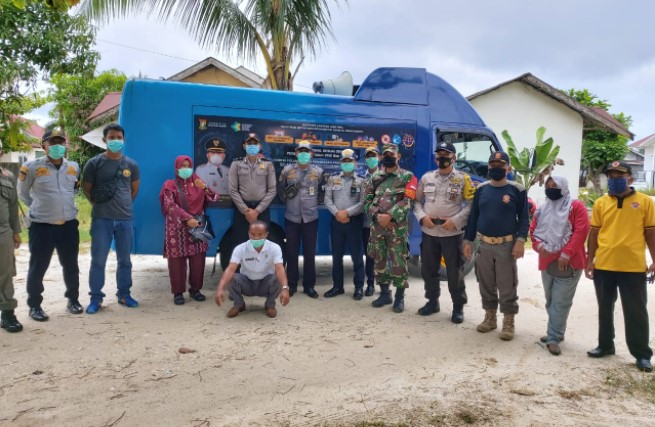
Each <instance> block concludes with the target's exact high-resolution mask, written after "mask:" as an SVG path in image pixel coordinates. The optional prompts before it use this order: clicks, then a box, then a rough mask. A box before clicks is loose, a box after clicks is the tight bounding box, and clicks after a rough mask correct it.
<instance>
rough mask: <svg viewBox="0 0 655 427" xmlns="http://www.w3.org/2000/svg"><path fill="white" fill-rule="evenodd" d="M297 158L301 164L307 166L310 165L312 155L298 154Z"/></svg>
mask: <svg viewBox="0 0 655 427" xmlns="http://www.w3.org/2000/svg"><path fill="white" fill-rule="evenodd" d="M296 158H297V159H298V163H299V164H301V165H306V164H307V163H309V159H311V158H312V155H311V154H309V153H298V154H296Z"/></svg>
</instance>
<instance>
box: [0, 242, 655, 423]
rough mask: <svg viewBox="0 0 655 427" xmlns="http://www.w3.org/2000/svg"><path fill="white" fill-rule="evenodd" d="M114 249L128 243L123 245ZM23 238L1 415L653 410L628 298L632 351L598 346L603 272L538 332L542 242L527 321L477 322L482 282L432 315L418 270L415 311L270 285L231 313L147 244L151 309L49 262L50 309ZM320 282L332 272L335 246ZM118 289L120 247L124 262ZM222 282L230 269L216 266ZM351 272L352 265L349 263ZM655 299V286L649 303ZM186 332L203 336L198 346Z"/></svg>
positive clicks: (2, 361)
mask: <svg viewBox="0 0 655 427" xmlns="http://www.w3.org/2000/svg"><path fill="white" fill-rule="evenodd" d="M112 257H113V255H112ZM27 261H28V254H27V250H26V249H25V248H21V249H20V251H19V256H18V271H19V272H20V274H19V276H18V277H17V278H16V280H15V284H16V288H17V296H18V298H19V301H20V303H19V309H18V311H17V314H18V316H19V318H20V320H21V321H23V323H24V325H25V330H24V331H23V332H22V333H20V334H12V335H10V334H7V333H5V332H4V331H0V424H2V425H9V424H11V425H16V426H24V425H25V426H27V425H58V426H72V425H76V426H77V425H79V426H146V425H165V426H168V425H170V426H221V425H226V426H241V425H255V426H273V425H292V426H296V425H319V426H323V425H330V426H331V425H361V426H367V425H396V424H397V423H402V424H405V425H412V426H413V425H417V426H421V425H463V424H474V425H544V424H545V425H592V424H593V425H607V426H610V425H616V424H618V423H619V422H620V423H622V424H623V425H626V426H638V425H653V423H655V421H654V418H653V415H652V414H653V409H655V404H653V400H652V399H653V396H655V394H651V395H650V397H649V396H648V395H647V394H645V393H642V392H641V391H639V390H640V389H641V388H644V387H648V386H651V387H652V389H651V391H655V383H653V380H652V378H653V375H654V374H651V375H648V374H642V373H640V372H638V371H637V370H636V369H635V368H634V365H633V359H632V357H631V356H630V354H629V353H628V351H627V348H626V346H625V340H624V334H623V322H622V318H621V312H620V308H619V309H617V331H618V334H617V335H618V337H617V340H616V344H617V351H618V353H617V355H616V356H615V357H611V358H606V359H602V360H592V359H589V358H588V357H587V356H586V354H585V352H586V350H589V349H591V348H593V347H595V344H596V341H595V337H596V331H597V329H596V328H597V326H596V302H595V296H594V292H593V285H592V283H591V282H590V281H588V280H586V279H584V278H583V279H582V280H581V282H580V285H579V287H578V293H577V295H576V298H575V301H574V306H573V309H572V312H571V316H570V319H569V330H568V331H567V336H566V341H565V342H564V343H563V346H562V348H563V355H562V356H560V357H554V356H551V355H550V354H549V353H548V352H547V350H546V349H545V348H543V347H542V345H541V344H539V343H538V338H539V336H540V335H542V333H543V332H544V330H545V327H546V313H545V310H544V307H543V292H542V288H541V283H540V276H539V274H538V272H537V270H536V267H535V266H536V255H535V254H534V253H532V252H529V253H528V254H527V256H526V258H525V259H523V260H521V261H520V264H519V272H520V292H519V295H520V314H519V316H518V317H517V335H516V338H515V339H514V340H513V341H511V342H503V341H501V340H500V339H499V338H498V332H497V331H493V332H491V333H488V334H480V333H478V332H476V330H475V326H476V324H477V323H479V322H480V321H481V320H482V318H483V312H482V310H481V303H480V298H479V293H478V290H477V283H476V282H475V279H474V277H473V276H472V275H469V276H468V278H467V283H468V287H469V292H468V293H469V299H470V303H469V304H468V306H467V307H466V310H465V315H466V319H465V322H464V323H463V324H462V325H453V324H452V323H451V322H450V320H449V319H450V309H451V303H450V298H449V297H448V295H447V288H444V291H445V295H444V296H446V297H445V298H443V297H442V312H441V313H439V314H436V315H433V316H430V317H427V318H425V317H421V316H418V315H417V314H416V310H417V309H418V308H419V307H420V306H421V305H422V304H423V303H424V299H423V292H422V290H423V289H422V288H423V286H422V282H421V281H420V280H419V279H416V278H415V279H412V280H411V285H410V289H409V290H408V294H407V298H406V311H405V312H404V313H402V314H394V313H393V312H392V311H391V308H390V307H385V308H383V309H374V308H372V307H371V306H370V302H371V300H372V298H370V297H368V298H364V300H363V301H359V302H358V301H354V300H353V299H352V298H351V295H352V288H349V289H348V293H347V294H346V295H343V296H340V297H337V298H333V299H324V298H323V297H321V298H320V299H318V300H312V299H310V298H308V297H306V296H305V295H303V294H298V295H296V296H295V297H294V298H293V299H292V301H291V303H290V304H289V306H287V307H285V308H281V309H280V310H279V315H278V317H277V318H276V319H269V318H267V317H266V316H265V315H264V312H263V299H255V298H251V299H248V300H247V304H248V311H246V312H245V313H243V314H242V315H240V316H238V317H237V318H235V319H227V318H226V316H225V314H226V312H227V308H228V307H221V308H218V307H217V306H216V305H215V304H214V303H213V301H207V302H204V303H198V302H187V304H186V305H184V306H179V307H178V306H174V305H173V303H172V298H171V295H170V293H169V292H170V291H169V283H168V276H167V269H166V263H165V261H164V260H163V259H162V258H160V257H154V256H153V257H146V256H135V257H134V258H133V262H134V283H135V285H134V288H133V295H134V296H135V297H136V298H137V299H138V300H139V301H140V303H141V306H140V307H139V308H137V309H127V308H125V307H122V306H119V305H118V304H117V303H116V300H115V298H114V297H113V296H112V297H109V298H107V299H106V301H105V306H104V309H103V310H102V311H101V312H100V313H99V314H97V315H95V316H88V315H86V314H84V315H79V316H75V315H71V314H68V313H67V312H66V310H65V299H64V297H63V284H62V283H61V273H60V270H59V267H58V266H55V267H51V268H50V270H49V271H48V274H47V277H46V280H47V282H46V293H45V301H44V304H43V308H44V309H45V310H46V312H47V313H48V314H49V315H50V321H49V322H47V323H37V322H34V321H32V320H31V319H29V318H28V315H27V310H26V306H25V291H24V288H25V272H26V270H27ZM80 265H81V271H82V272H83V275H82V293H83V296H82V298H81V301H82V303H83V304H86V303H87V302H88V297H87V296H86V292H87V291H88V285H87V274H86V272H87V271H88V265H89V256H88V254H84V255H82V256H81V257H80ZM318 265H319V277H320V278H319V286H317V289H318V290H319V292H320V293H321V294H322V293H323V292H324V291H326V290H327V289H329V287H330V285H331V280H330V275H329V264H328V260H327V259H325V258H321V259H320V260H319V262H318ZM108 268H109V270H110V272H109V274H108V277H109V278H110V280H109V283H108V286H107V287H108V288H109V292H108V294H109V295H113V293H114V289H115V285H114V282H113V280H112V279H111V278H113V271H114V269H115V262H114V261H112V264H110V266H109V267H108ZM210 271H211V267H210V266H208V267H207V277H206V279H205V283H206V293H207V294H208V295H211V294H212V293H213V291H214V289H215V284H216V282H217V278H216V277H215V278H211V277H209V272H210ZM348 274H350V272H348ZM649 308H650V311H651V313H655V304H654V303H653V301H652V299H651V302H650V304H649ZM182 347H185V348H188V349H191V350H195V352H193V353H188V354H182V353H180V351H179V349H180V348H182Z"/></svg>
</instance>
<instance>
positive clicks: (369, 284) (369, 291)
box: [362, 147, 380, 297]
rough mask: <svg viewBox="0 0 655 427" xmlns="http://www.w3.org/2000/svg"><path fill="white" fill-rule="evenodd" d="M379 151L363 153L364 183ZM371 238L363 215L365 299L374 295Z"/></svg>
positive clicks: (369, 221) (366, 216) (373, 169)
mask: <svg viewBox="0 0 655 427" xmlns="http://www.w3.org/2000/svg"><path fill="white" fill-rule="evenodd" d="M379 157H380V150H378V148H377V147H369V148H367V149H366V152H365V153H364V161H365V162H366V173H365V174H364V178H366V181H367V183H368V181H369V180H370V178H371V176H373V174H374V173H375V172H377V171H378V163H379V162H380V159H379ZM370 237H371V219H370V218H369V216H368V215H367V214H364V228H362V240H363V243H364V255H365V256H366V264H365V270H366V292H364V295H365V296H367V297H370V296H372V295H373V294H374V293H375V271H374V270H373V265H374V264H375V263H374V262H373V258H371V257H370V256H369V255H368V240H369V239H370Z"/></svg>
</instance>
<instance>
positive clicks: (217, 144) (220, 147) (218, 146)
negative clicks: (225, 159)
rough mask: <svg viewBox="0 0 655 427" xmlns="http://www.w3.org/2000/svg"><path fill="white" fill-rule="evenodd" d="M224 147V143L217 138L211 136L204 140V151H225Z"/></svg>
mask: <svg viewBox="0 0 655 427" xmlns="http://www.w3.org/2000/svg"><path fill="white" fill-rule="evenodd" d="M226 148H227V146H226V145H225V142H223V141H222V140H220V139H219V138H212V139H210V140H209V141H207V142H205V150H206V151H213V152H215V153H225V149H226Z"/></svg>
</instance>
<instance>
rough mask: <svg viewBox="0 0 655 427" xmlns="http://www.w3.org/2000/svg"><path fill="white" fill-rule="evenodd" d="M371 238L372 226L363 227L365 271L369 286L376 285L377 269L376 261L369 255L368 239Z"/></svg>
mask: <svg viewBox="0 0 655 427" xmlns="http://www.w3.org/2000/svg"><path fill="white" fill-rule="evenodd" d="M370 238H371V227H363V228H362V240H363V243H364V255H365V258H366V264H365V267H364V268H365V271H366V284H367V285H368V286H374V285H375V270H374V268H373V266H374V265H375V261H374V260H373V258H371V257H370V256H368V239H370Z"/></svg>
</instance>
